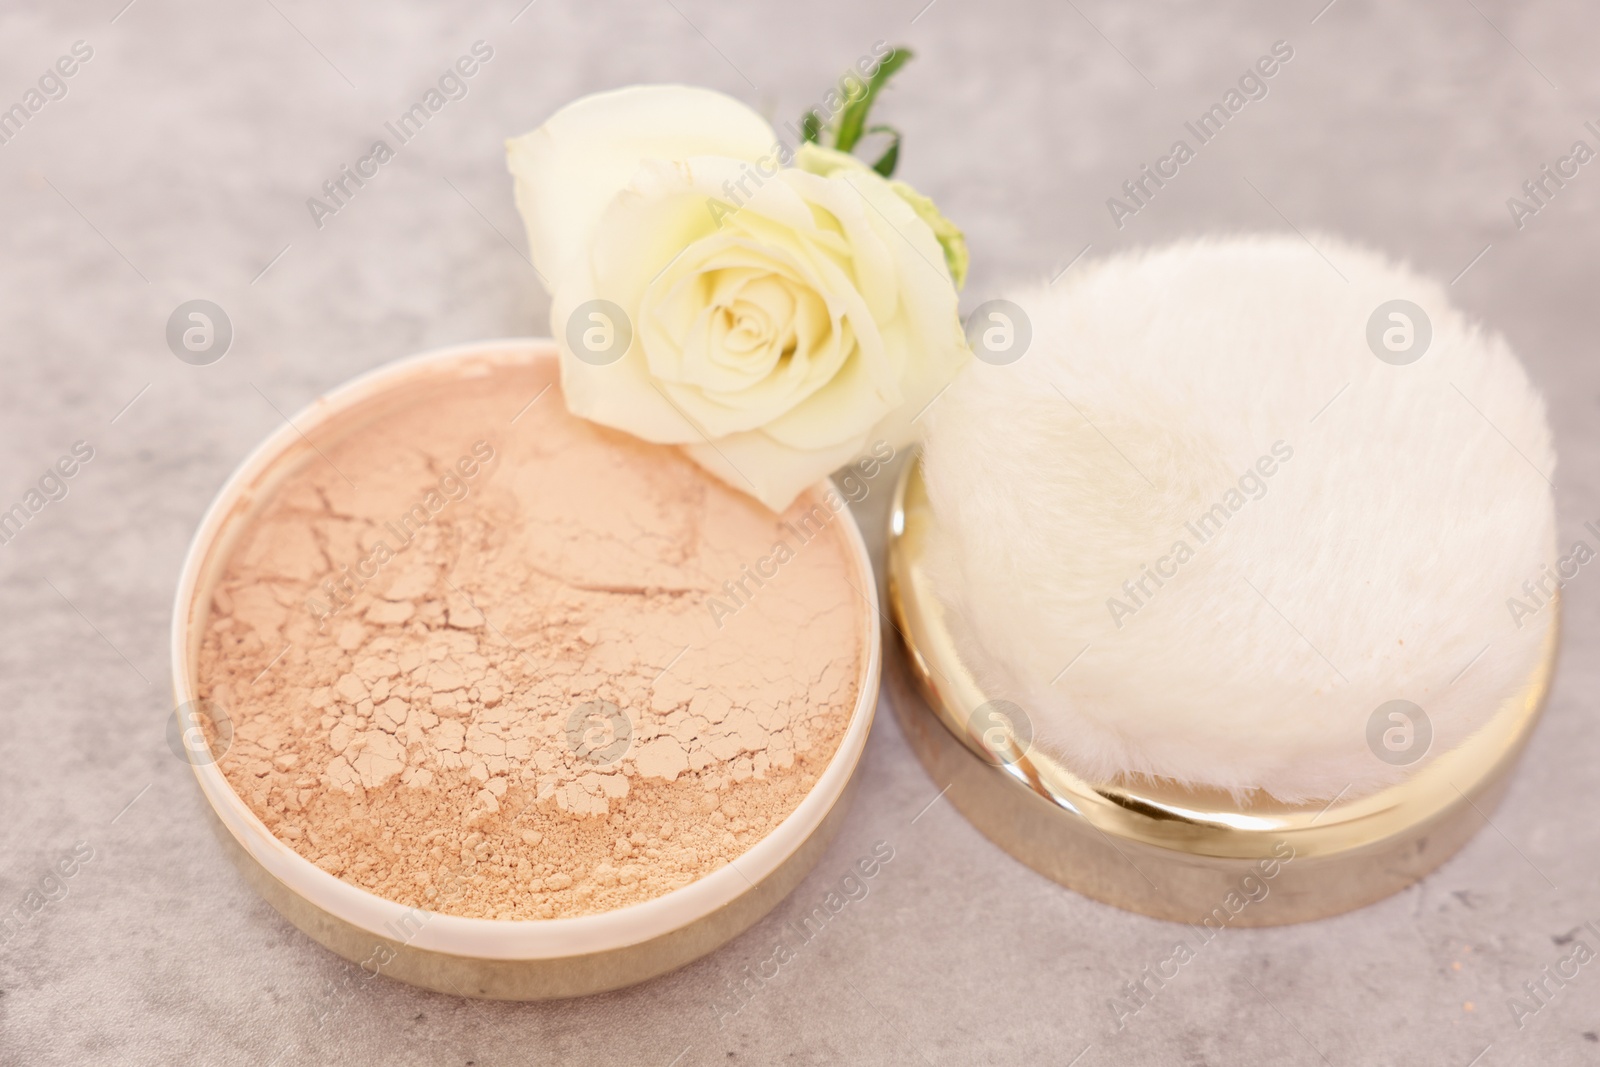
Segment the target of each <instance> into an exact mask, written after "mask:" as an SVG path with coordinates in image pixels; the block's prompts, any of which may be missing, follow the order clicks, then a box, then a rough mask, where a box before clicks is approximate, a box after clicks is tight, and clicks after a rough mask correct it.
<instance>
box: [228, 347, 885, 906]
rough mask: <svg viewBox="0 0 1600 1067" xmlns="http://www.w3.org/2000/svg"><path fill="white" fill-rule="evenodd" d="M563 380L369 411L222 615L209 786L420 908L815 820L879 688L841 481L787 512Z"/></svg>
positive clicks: (668, 882)
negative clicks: (633, 429)
mask: <svg viewBox="0 0 1600 1067" xmlns="http://www.w3.org/2000/svg"><path fill="white" fill-rule="evenodd" d="M554 378H555V366H554V363H553V361H549V360H541V361H538V362H535V363H532V364H524V365H515V366H505V365H497V366H494V367H492V368H488V367H483V368H479V369H478V373H476V375H475V376H472V375H465V374H463V375H457V376H452V377H449V378H446V379H440V378H438V377H437V372H435V377H433V378H431V379H430V380H427V381H422V382H419V383H418V384H417V385H415V386H414V387H410V388H409V389H407V390H402V391H398V392H396V393H395V395H393V396H389V397H386V398H385V400H384V402H383V403H382V405H381V410H377V411H375V412H374V411H367V413H366V414H364V415H363V414H360V413H359V412H355V413H352V416H351V418H350V419H349V420H347V423H348V424H347V425H345V426H343V427H342V429H341V432H340V433H338V434H332V433H330V434H328V435H326V437H327V439H320V438H319V439H315V440H314V441H312V442H310V443H311V444H312V446H313V447H312V448H308V449H306V450H305V455H304V456H303V457H301V458H300V460H299V466H298V467H297V468H296V469H294V470H293V471H291V472H290V473H289V474H288V475H287V476H286V477H284V478H283V479H282V480H281V481H280V482H279V483H278V484H277V487H276V489H275V490H273V491H272V493H271V494H270V496H268V497H267V498H266V499H265V500H264V501H262V502H261V503H260V504H259V505H258V506H257V508H256V510H255V512H254V515H253V517H252V518H251V519H250V520H249V522H248V525H247V526H245V528H244V529H243V530H242V531H241V532H240V533H239V535H238V536H237V538H236V540H235V541H234V543H233V546H232V548H231V550H230V555H229V556H228V557H227V559H226V562H225V563H224V564H223V566H222V568H221V574H220V578H219V579H218V581H217V584H216V588H215V592H214V594H213V597H212V601H211V616H210V622H209V624H208V627H207V631H206V633H205V637H204V641H203V644H202V647H201V649H200V655H199V661H198V683H199V685H198V691H199V693H200V694H201V696H202V697H203V698H204V699H207V700H209V701H211V702H213V704H214V705H216V706H217V707H218V708H220V709H221V711H222V712H223V713H224V714H225V715H226V717H227V720H228V721H229V723H230V724H231V728H232V737H231V742H230V743H229V744H228V745H227V747H226V750H225V751H224V752H223V753H222V755H221V757H220V759H219V760H218V766H219V768H220V769H221V770H222V772H223V774H224V775H225V776H226V778H227V779H228V781H229V782H230V783H231V785H232V786H233V788H234V789H235V790H236V791H237V792H238V794H239V796H240V797H241V798H243V800H244V801H245V803H246V804H247V805H248V806H249V808H250V809H251V811H253V812H254V813H255V815H256V816H257V817H259V818H260V819H261V820H262V822H263V823H265V824H266V826H267V827H268V829H269V830H271V832H272V833H273V834H274V835H275V836H276V837H277V838H278V839H280V840H281V841H283V842H285V843H286V844H288V845H289V846H290V847H292V848H293V849H295V850H296V851H297V852H298V853H299V854H301V855H302V856H304V857H306V858H307V859H308V860H310V861H312V862H314V863H315V864H317V866H319V867H321V868H322V869H323V870H325V871H327V872H329V873H331V874H334V875H336V876H338V877H339V878H342V879H343V880H345V881H346V882H349V883H352V884H354V885H357V886H360V887H362V888H364V889H367V890H370V891H372V892H374V893H376V894H379V895H380V896H383V897H385V898H388V899H390V900H394V901H397V902H399V903H402V904H407V905H411V906H415V907H419V908H424V909H427V910H430V911H436V912H443V913H448V914H454V915H462V916H471V917H480V918H503V919H538V918H553V917H558V916H575V915H583V914H589V913H594V912H600V911H607V910H611V909H614V908H618V907H622V906H625V905H628V904H632V903H637V902H639V901H643V900H647V899H650V898H652V897H656V896H659V895H661V894H663V893H665V892H668V891H669V890H672V889H674V888H677V887H679V886H682V885H685V884H687V883H689V882H691V881H693V880H694V879H696V878H698V877H700V876H702V875H704V874H706V873H709V872H710V871H712V870H714V869H716V868H718V867H720V866H722V865H723V864H726V863H728V862H729V861H731V860H734V859H736V858H737V857H738V856H739V855H741V854H742V853H743V852H745V851H746V850H747V849H749V848H750V847H751V846H752V845H753V844H754V843H755V842H756V841H758V840H759V839H760V838H761V837H762V836H764V835H765V834H766V833H768V832H769V831H770V830H772V829H773V828H774V827H775V826H777V824H778V823H779V822H780V821H782V820H783V819H784V818H785V817H786V816H787V815H788V814H789V813H790V812H792V811H793V810H794V809H795V807H796V805H797V804H798V803H799V802H800V800H801V799H802V798H803V796H804V795H805V793H806V792H807V790H809V789H810V788H811V786H812V785H813V784H814V783H815V781H816V778H817V776H818V775H819V774H820V773H821V772H822V770H823V768H824V767H825V766H826V764H827V762H828V760H829V759H830V758H831V757H832V756H833V754H834V752H835V750H836V749H837V747H838V745H839V742H840V739H841V737H842V736H843V734H844V731H845V728H846V726H847V725H848V723H849V720H850V717H851V715H852V712H853V711H854V709H855V707H856V704H857V699H858V695H859V692H860V689H861V687H862V685H863V684H864V683H863V673H864V660H865V658H866V652H865V651H864V650H865V648H866V644H867V641H868V639H869V629H868V628H869V627H870V626H871V625H872V624H873V620H872V618H871V617H870V615H871V609H870V607H869V606H868V603H867V601H866V600H865V599H864V597H863V594H862V592H860V591H859V590H864V589H865V583H866V582H868V581H870V578H868V577H866V576H864V575H863V574H862V573H861V564H859V563H858V562H857V558H856V556H855V554H854V548H853V545H852V543H851V540H850V538H849V537H848V535H847V530H846V529H845V527H846V525H847V524H848V521H849V520H848V519H847V518H843V519H841V517H840V512H841V511H842V509H843V507H844V502H843V501H842V500H840V499H839V498H838V497H837V495H836V494H833V493H831V492H830V493H826V494H807V495H806V496H803V497H802V498H801V499H800V500H799V501H798V502H797V503H796V504H795V505H793V506H792V507H791V508H790V509H789V510H788V511H787V512H785V513H784V514H783V515H781V516H779V515H774V514H773V513H772V512H770V511H768V510H767V509H765V508H764V507H762V506H761V505H760V504H758V503H756V502H755V501H753V500H751V499H750V498H748V497H745V496H744V495H742V494H740V493H738V492H735V491H733V490H731V489H729V488H727V487H726V486H724V485H722V484H721V483H720V482H717V481H715V480H714V479H712V478H711V477H710V476H708V475H707V474H705V473H704V472H703V471H701V470H700V468H698V467H696V466H695V465H693V464H692V463H690V462H688V461H687V460H685V459H684V458H683V457H682V456H680V455H679V454H678V453H677V451H676V450H674V449H670V448H665V447H661V446H655V445H649V444H645V443H642V442H639V441H637V440H634V439H632V438H630V437H627V436H625V435H622V434H618V433H614V432H612V431H609V430H606V429H604V428H601V427H597V426H595V425H593V424H590V423H587V422H585V421H583V420H580V419H577V418H574V417H572V416H570V415H569V414H567V412H566V411H565V409H564V407H563V404H562V400H561V397H560V393H559V385H557V384H555V382H554ZM214 742H216V745H217V747H218V748H219V749H220V748H222V745H221V743H220V741H216V739H215V738H214Z"/></svg>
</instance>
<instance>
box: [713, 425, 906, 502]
mask: <svg viewBox="0 0 1600 1067" xmlns="http://www.w3.org/2000/svg"><path fill="white" fill-rule="evenodd" d="M868 440H869V439H868V437H867V436H865V435H863V436H859V437H856V438H855V439H853V440H850V441H845V442H841V443H839V444H837V445H832V446H829V447H827V448H820V449H796V448H790V447H788V446H786V445H780V444H778V443H777V442H776V441H774V440H772V438H770V437H768V436H767V435H765V434H763V433H761V432H760V431H753V432H751V433H741V434H735V435H733V436H732V437H727V438H723V439H722V440H719V441H717V442H716V444H715V446H712V445H709V444H698V445H685V446H683V450H684V452H685V453H686V454H687V455H688V456H689V458H690V459H692V460H694V461H695V462H696V463H698V464H699V465H700V466H702V467H704V468H705V469H706V470H708V471H710V472H711V473H712V474H714V475H716V476H717V477H718V478H721V479H722V480H723V481H724V482H727V483H728V484H729V485H731V486H733V488H735V489H738V490H739V491H740V492H744V493H749V494H750V495H751V496H753V497H755V498H756V499H757V500H759V501H761V502H762V503H763V504H765V505H767V507H769V508H771V509H772V510H773V511H782V510H783V509H784V508H786V507H788V506H789V505H790V504H792V503H794V499H795V497H797V496H799V495H800V494H801V493H802V492H804V491H805V490H806V489H807V488H809V487H810V486H813V485H815V484H816V483H817V482H818V481H819V480H821V479H822V478H825V477H827V476H828V474H829V472H831V471H834V470H836V469H838V468H839V467H842V466H843V465H844V464H846V463H849V462H850V461H851V460H852V459H855V458H856V457H857V456H858V455H860V454H861V453H862V451H864V450H865V448H866V446H867V442H868ZM874 440H875V439H874Z"/></svg>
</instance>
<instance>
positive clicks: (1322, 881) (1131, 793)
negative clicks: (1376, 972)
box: [887, 459, 1558, 928]
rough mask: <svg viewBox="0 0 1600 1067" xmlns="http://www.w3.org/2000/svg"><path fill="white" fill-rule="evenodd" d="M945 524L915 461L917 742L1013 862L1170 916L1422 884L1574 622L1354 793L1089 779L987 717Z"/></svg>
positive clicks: (1498, 761)
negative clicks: (954, 588) (1311, 797)
mask: <svg viewBox="0 0 1600 1067" xmlns="http://www.w3.org/2000/svg"><path fill="white" fill-rule="evenodd" d="M936 521H937V520H936V518H935V516H934V514H933V512H932V509H931V507H930V505H929V502H928V497H927V493H926V489H925V487H924V483H923V480H922V473H921V464H920V460H917V459H913V460H912V461H911V462H909V463H908V464H907V465H906V468H905V470H904V472H903V474H902V476H901V480H900V483H899V485H898V487H897V489H896V495H895V499H894V501H893V505H892V508H891V512H890V528H889V565H888V567H889V576H888V577H889V602H890V611H891V612H892V615H893V619H894V623H895V630H896V632H897V634H898V638H897V643H898V645H899V651H900V652H901V653H903V654H901V655H894V654H891V656H890V657H889V658H890V663H889V666H888V678H887V686H888V690H889V695H890V699H891V702H892V703H893V705H894V709H895V714H896V717H897V718H898V719H899V721H900V725H901V727H902V729H903V730H904V732H905V734H906V737H907V739H908V740H909V742H910V744H911V747H912V749H913V750H915V751H916V753H917V755H918V757H919V758H920V759H921V760H922V764H923V766H924V767H925V768H926V769H927V771H928V773H929V775H931V776H932V777H933V779H934V782H935V783H936V784H937V785H940V786H945V787H947V788H948V790H949V794H948V795H949V799H950V800H951V802H952V803H953V804H954V805H955V807H956V809H957V810H958V811H960V812H961V813H962V814H963V815H965V816H966V818H967V819H968V820H970V821H971V822H972V824H973V825H974V826H976V827H977V828H978V829H979V830H981V831H982V832H983V833H984V834H985V835H986V836H987V837H988V838H989V839H990V840H991V841H993V842H994V843H995V844H997V845H999V846H1000V847H1001V848H1003V849H1004V850H1005V851H1007V852H1009V853H1010V854H1011V855H1012V856H1014V857H1016V858H1017V859H1019V860H1021V861H1022V862H1023V863H1025V864H1027V865H1028V866H1029V867H1032V868H1033V869H1034V870H1036V871H1038V872H1039V873H1040V874H1043V875H1045V876H1046V877H1048V878H1051V879H1053V880H1055V881H1057V882H1059V883H1061V884H1062V885H1064V886H1067V887H1069V888H1071V889H1074V890H1077V891H1078V892H1080V893H1083V894H1084V895H1085V896H1089V897H1092V898H1094V899H1095V900H1099V901H1103V902H1105V903H1107V904H1113V905H1116V906H1117V907H1120V908H1126V909H1128V910H1130V911H1136V912H1141V913H1143V914H1145V915H1151V916H1155V917H1157V918H1161V919H1170V920H1174V921H1178V922H1187V923H1191V924H1194V925H1196V926H1200V927H1202V928H1213V927H1218V926H1223V925H1232V926H1275V925H1281V924H1285V923H1294V922H1303V921H1306V920H1309V919H1317V918H1322V917H1324V916H1329V915H1335V914H1338V913H1340V912H1344V911H1349V910H1351V909H1353V908H1358V907H1361V906H1363V905H1366V904H1370V903H1372V902H1373V901H1376V900H1380V899H1382V898H1383V897H1386V896H1388V895H1389V894H1391V893H1395V892H1398V891H1399V890H1401V889H1403V888H1405V887H1406V886H1407V885H1410V884H1411V883H1412V882H1414V881H1416V880H1417V879H1419V878H1421V877H1422V876H1423V875H1425V874H1427V873H1428V872H1429V871H1431V870H1433V869H1434V868H1435V867H1437V866H1438V865H1439V864H1441V863H1443V862H1444V861H1445V860H1446V859H1447V858H1449V857H1450V856H1451V855H1452V854H1453V853H1454V852H1455V851H1456V850H1457V849H1459V848H1460V847H1461V846H1462V845H1463V844H1465V842H1466V841H1467V839H1468V838H1470V837H1471V836H1472V835H1473V834H1474V833H1476V832H1477V831H1478V830H1479V829H1480V828H1481V827H1482V826H1483V825H1484V823H1485V822H1486V821H1487V819H1488V816H1489V813H1491V812H1492V811H1493V809H1494V806H1495V804H1496V803H1498V801H1499V800H1500V798H1501V796H1502V795H1503V794H1504V792H1505V788H1506V784H1507V780H1508V777H1509V774H1510V772H1511V770H1512V768H1513V766H1514V765H1515V764H1516V761H1517V758H1518V756H1519V755H1520V754H1521V752H1522V749H1523V746H1524V745H1525V744H1526V743H1527V740H1528V737H1529V734H1530V733H1531V732H1532V729H1533V726H1534V724H1535V722H1536V721H1537V720H1538V717H1539V713H1540V710H1541V706H1542V704H1543V701H1544V697H1545V693H1546V690H1547V689H1548V687H1549V682H1550V677H1551V674H1552V672H1553V669H1554V661H1555V653H1556V647H1557V643H1558V627H1557V626H1552V627H1551V628H1550V635H1549V639H1548V642H1547V644H1546V646H1545V650H1544V655H1543V657H1542V659H1541V662H1540V664H1539V667H1538V669H1537V670H1536V671H1535V672H1534V674H1533V676H1532V677H1530V678H1528V679H1527V681H1526V684H1525V685H1524V687H1523V688H1522V690H1521V691H1520V692H1519V693H1517V694H1515V695H1514V696H1513V697H1511V698H1510V699H1508V700H1507V701H1506V702H1505V703H1504V704H1503V705H1502V706H1501V707H1500V708H1499V709H1498V710H1497V711H1496V712H1495V714H1494V716H1493V717H1492V718H1491V719H1490V720H1489V721H1488V723H1487V724H1486V725H1484V726H1483V727H1482V728H1481V729H1479V730H1478V731H1477V732H1476V733H1475V734H1473V735H1472V736H1470V737H1469V738H1468V739H1467V740H1466V741H1465V742H1463V743H1462V744H1461V745H1459V746H1457V747H1456V748H1454V749H1452V750H1450V751H1448V752H1445V753H1442V754H1440V755H1439V756H1437V757H1435V758H1434V759H1432V760H1430V761H1429V762H1428V763H1427V764H1424V765H1423V766H1422V767H1421V768H1420V769H1419V770H1418V771H1417V772H1416V773H1414V774H1412V775H1411V776H1410V777H1409V778H1407V779H1405V780H1403V781H1401V782H1400V783H1398V784H1396V785H1393V786H1390V787H1388V788H1385V789H1382V790H1380V791H1378V792H1376V793H1372V794H1369V795H1366V796H1363V797H1359V798H1356V799H1354V800H1348V801H1345V800H1341V799H1340V798H1337V797H1336V798H1335V799H1334V802H1333V803H1331V804H1322V803H1318V804H1311V805H1306V806H1292V805H1286V804H1281V803H1277V802H1275V801H1272V800H1271V799H1270V798H1259V799H1258V798H1246V801H1248V802H1236V801H1235V800H1233V799H1232V798H1231V797H1230V796H1229V795H1228V794H1227V793H1225V792H1221V791H1205V790H1196V789H1188V788H1183V787H1181V786H1178V785H1176V784H1173V783H1165V784H1161V783H1157V784H1141V785H1139V786H1125V785H1120V784H1116V785H1112V784H1105V783H1098V782H1091V781H1086V780H1084V779H1083V778H1080V777H1079V776H1077V775H1075V774H1073V773H1072V772H1071V771H1070V770H1068V769H1067V768H1066V767H1064V766H1063V765H1062V764H1061V763H1060V762H1059V761H1057V760H1055V759H1053V758H1051V756H1050V755H1049V754H1047V753H1045V752H1043V751H1042V750H1041V749H1040V747H1038V746H1025V747H1020V748H1019V746H1018V745H1017V743H1016V742H1015V740H1014V739H1013V738H1012V737H1010V736H1009V735H1007V734H1005V733H1002V734H1000V735H998V737H999V738H1000V740H999V742H998V743H997V742H996V736H997V735H994V734H993V733H992V732H991V731H988V730H985V724H986V722H987V721H988V717H987V716H985V715H983V714H975V713H977V712H979V711H980V709H983V708H985V707H986V706H992V705H990V703H989V701H990V698H989V697H988V696H987V695H986V694H985V693H984V692H983V690H982V688H981V687H980V686H979V685H978V683H977V681H976V680H975V679H974V677H973V675H972V672H971V671H970V670H969V669H968V667H967V666H966V664H964V663H963V662H962V659H961V656H960V655H959V654H958V652H957V651H956V647H957V646H956V643H955V641H954V639H953V637H952V635H951V632H950V630H949V629H948V627H947V626H946V623H945V618H944V608H943V606H942V604H941V603H940V602H939V600H938V598H937V595H936V593H935V590H934V587H933V585H932V584H931V581H930V578H929V574H928V568H927V557H926V546H927V539H928V533H929V530H930V529H931V528H932V525H933V524H934V523H935V522H936ZM1174 699H1181V695H1175V696H1174ZM1285 857H1287V861H1285ZM1267 872H1271V873H1270V874H1269V873H1267Z"/></svg>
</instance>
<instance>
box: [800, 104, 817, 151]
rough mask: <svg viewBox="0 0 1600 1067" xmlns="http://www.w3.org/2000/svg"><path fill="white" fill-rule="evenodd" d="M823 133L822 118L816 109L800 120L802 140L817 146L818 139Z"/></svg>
mask: <svg viewBox="0 0 1600 1067" xmlns="http://www.w3.org/2000/svg"><path fill="white" fill-rule="evenodd" d="M821 133H822V116H821V115H819V114H817V109H816V108H812V109H811V110H810V111H807V112H806V113H805V115H804V116H803V117H802V118H801V119H800V140H801V141H802V142H810V143H811V144H816V143H817V138H818V136H819V135H820V134H821Z"/></svg>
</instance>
